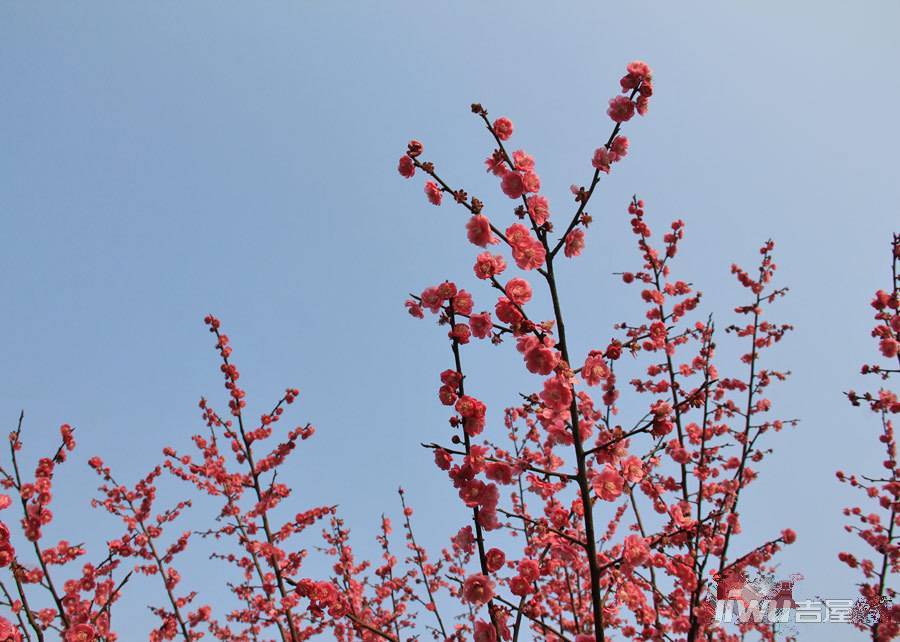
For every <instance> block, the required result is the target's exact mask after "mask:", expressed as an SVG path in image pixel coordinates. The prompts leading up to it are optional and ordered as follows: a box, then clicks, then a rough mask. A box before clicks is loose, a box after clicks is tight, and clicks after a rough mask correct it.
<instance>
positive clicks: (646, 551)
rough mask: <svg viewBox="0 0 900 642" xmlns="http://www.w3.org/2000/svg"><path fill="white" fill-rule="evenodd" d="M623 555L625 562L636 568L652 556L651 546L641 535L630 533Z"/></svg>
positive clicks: (626, 539)
mask: <svg viewBox="0 0 900 642" xmlns="http://www.w3.org/2000/svg"><path fill="white" fill-rule="evenodd" d="M623 549H624V550H623V554H622V557H623V559H624V561H625V563H626V564H627V565H628V566H630V567H631V568H634V567H636V566H640V565H641V564H643V563H644V562H645V561H646V560H647V558H648V557H650V547H649V546H647V540H645V539H644V538H643V537H641V536H640V535H629V536H628V537H626V538H625V542H624V545H623Z"/></svg>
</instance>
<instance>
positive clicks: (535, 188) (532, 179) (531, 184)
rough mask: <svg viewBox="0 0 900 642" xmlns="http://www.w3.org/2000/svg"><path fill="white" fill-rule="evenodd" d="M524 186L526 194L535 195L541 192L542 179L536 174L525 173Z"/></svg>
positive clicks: (523, 177)
mask: <svg viewBox="0 0 900 642" xmlns="http://www.w3.org/2000/svg"><path fill="white" fill-rule="evenodd" d="M522 185H523V187H524V191H525V192H532V193H534V192H540V191H541V179H540V177H539V176H538V175H537V174H535V173H534V172H525V174H524V175H523V176H522Z"/></svg>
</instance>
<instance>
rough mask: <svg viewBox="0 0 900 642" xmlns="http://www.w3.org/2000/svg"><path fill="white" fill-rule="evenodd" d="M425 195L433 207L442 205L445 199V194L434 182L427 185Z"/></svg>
mask: <svg viewBox="0 0 900 642" xmlns="http://www.w3.org/2000/svg"><path fill="white" fill-rule="evenodd" d="M425 195H426V196H427V197H428V202H429V203H431V204H432V205H440V204H441V200H442V199H443V198H444V193H443V192H442V191H441V188H440V187H438V184H437V183H435V182H434V181H428V182H427V183H425Z"/></svg>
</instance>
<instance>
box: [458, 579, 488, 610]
mask: <svg viewBox="0 0 900 642" xmlns="http://www.w3.org/2000/svg"><path fill="white" fill-rule="evenodd" d="M462 595H463V599H464V600H465V601H466V602H468V603H469V604H476V605H481V604H487V603H488V602H489V601H490V600H491V598H492V597H494V583H493V582H491V581H490V580H489V579H488V578H487V576H485V575H482V574H481V573H477V574H475V575H470V576H469V577H467V578H466V581H465V582H463V588H462Z"/></svg>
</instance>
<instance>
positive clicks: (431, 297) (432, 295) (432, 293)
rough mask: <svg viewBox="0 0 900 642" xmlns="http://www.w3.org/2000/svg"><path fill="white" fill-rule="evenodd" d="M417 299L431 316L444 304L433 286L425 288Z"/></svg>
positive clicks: (438, 291)
mask: <svg viewBox="0 0 900 642" xmlns="http://www.w3.org/2000/svg"><path fill="white" fill-rule="evenodd" d="M419 298H420V299H421V300H422V305H423V306H425V307H426V308H428V309H429V310H431V312H432V314H434V313H437V312H438V311H439V310H440V309H441V305H443V303H444V298H443V297H442V296H441V293H440V290H438V288H436V287H433V286H432V287H430V288H425V289H424V290H423V291H422V294H421V296H420V297H419Z"/></svg>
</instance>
